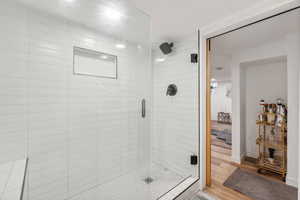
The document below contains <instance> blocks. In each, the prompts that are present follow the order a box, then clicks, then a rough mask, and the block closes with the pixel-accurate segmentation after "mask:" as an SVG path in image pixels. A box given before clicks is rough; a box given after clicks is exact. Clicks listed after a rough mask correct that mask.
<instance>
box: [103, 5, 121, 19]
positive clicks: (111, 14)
mask: <svg viewBox="0 0 300 200" xmlns="http://www.w3.org/2000/svg"><path fill="white" fill-rule="evenodd" d="M104 16H105V17H106V18H107V19H109V20H112V21H119V20H120V19H121V17H122V15H121V13H120V12H119V11H118V10H116V9H114V8H110V7H107V8H105V10H104Z"/></svg>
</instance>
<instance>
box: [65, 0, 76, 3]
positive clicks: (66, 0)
mask: <svg viewBox="0 0 300 200" xmlns="http://www.w3.org/2000/svg"><path fill="white" fill-rule="evenodd" d="M74 1H75V0H65V2H68V3H72V2H74Z"/></svg>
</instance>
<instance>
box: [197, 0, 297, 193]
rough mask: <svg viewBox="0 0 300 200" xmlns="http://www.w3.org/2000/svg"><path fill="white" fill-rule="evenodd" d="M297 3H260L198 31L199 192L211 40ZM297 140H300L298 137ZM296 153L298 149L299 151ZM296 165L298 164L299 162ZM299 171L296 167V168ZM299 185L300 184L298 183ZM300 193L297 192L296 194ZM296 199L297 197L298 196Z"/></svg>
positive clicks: (207, 181)
mask: <svg viewBox="0 0 300 200" xmlns="http://www.w3.org/2000/svg"><path fill="white" fill-rule="evenodd" d="M299 7H300V5H299V0H290V1H287V2H277V3H276V4H274V3H273V2H272V0H271V1H268V2H262V3H260V5H259V6H255V7H250V8H248V9H246V11H245V12H243V13H238V14H236V15H233V16H231V17H230V18H225V19H224V20H222V21H220V22H219V23H217V24H214V25H213V26H208V27H205V28H203V29H201V30H200V37H199V38H200V40H199V46H200V49H199V54H200V56H199V57H200V61H199V62H200V69H199V70H200V97H201V99H200V107H199V109H200V111H201V110H202V112H200V145H201V147H200V157H201V158H202V159H201V162H200V165H199V167H200V169H199V170H200V189H202V190H203V189H205V187H209V186H210V185H211V141H210V131H211V130H210V126H211V123H210V62H209V51H210V49H209V47H210V42H209V41H211V39H212V38H215V37H218V36H221V35H224V34H226V33H229V32H232V31H235V30H238V29H241V28H244V27H247V26H249V25H253V24H255V23H258V22H260V21H263V20H266V19H269V18H272V17H274V16H277V15H280V14H283V13H286V12H289V11H291V10H295V9H298V8H299ZM299 140H300V138H299ZM299 152H300V149H299ZM299 162H300V161H299ZM299 171H300V166H299ZM298 185H300V183H298ZM299 193H300V191H299ZM299 199H300V197H299Z"/></svg>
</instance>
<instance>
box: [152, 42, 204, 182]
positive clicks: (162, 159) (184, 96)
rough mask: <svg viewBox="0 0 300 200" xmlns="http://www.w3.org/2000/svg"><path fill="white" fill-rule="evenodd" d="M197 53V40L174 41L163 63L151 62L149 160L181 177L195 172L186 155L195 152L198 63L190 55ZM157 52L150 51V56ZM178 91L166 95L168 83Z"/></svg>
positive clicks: (196, 143)
mask: <svg viewBox="0 0 300 200" xmlns="http://www.w3.org/2000/svg"><path fill="white" fill-rule="evenodd" d="M196 52H197V40H191V41H184V42H182V43H175V52H174V53H173V54H172V55H169V56H167V58H166V61H165V62H161V63H157V62H155V61H154V68H153V77H154V86H153V128H152V134H151V135H152V139H151V155H152V161H153V162H154V163H158V164H160V165H162V166H164V167H165V168H167V169H170V170H173V171H175V172H177V173H178V174H180V175H181V176H184V177H187V176H190V175H196V170H197V167H195V166H192V165H190V155H192V154H198V141H199V140H198V125H197V124H198V121H197V119H198V112H197V109H198V92H197V90H198V87H197V86H198V78H197V77H198V65H197V64H192V63H191V61H190V54H191V53H196ZM157 55H160V53H156V54H154V58H155V57H156V56H157ZM172 83H174V84H176V85H177V87H178V94H177V95H176V96H173V97H172V96H166V91H167V87H168V85H169V84H172Z"/></svg>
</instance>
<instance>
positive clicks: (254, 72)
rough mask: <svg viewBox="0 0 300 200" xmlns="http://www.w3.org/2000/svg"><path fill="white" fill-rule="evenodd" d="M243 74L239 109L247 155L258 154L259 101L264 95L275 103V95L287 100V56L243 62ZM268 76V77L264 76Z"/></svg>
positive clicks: (253, 155)
mask: <svg viewBox="0 0 300 200" xmlns="http://www.w3.org/2000/svg"><path fill="white" fill-rule="evenodd" d="M241 69H242V71H244V73H245V78H244V79H242V82H243V83H241V85H242V84H244V85H245V88H243V89H242V90H244V94H243V96H244V97H245V98H243V99H241V110H244V112H243V114H244V116H242V115H241V119H244V120H245V121H244V123H243V122H242V120H241V124H242V127H241V131H242V132H243V133H241V134H245V136H246V137H245V144H246V146H245V149H246V156H250V157H253V158H257V157H258V155H259V154H258V152H257V145H256V138H257V125H256V120H257V116H258V113H260V112H261V107H260V106H259V102H260V100H261V99H264V100H265V101H266V102H267V103H276V99H277V98H281V99H284V102H285V103H287V62H286V58H273V59H272V58H271V59H269V60H262V61H257V62H251V63H247V64H242V66H241ZM266 77H267V78H266Z"/></svg>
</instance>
